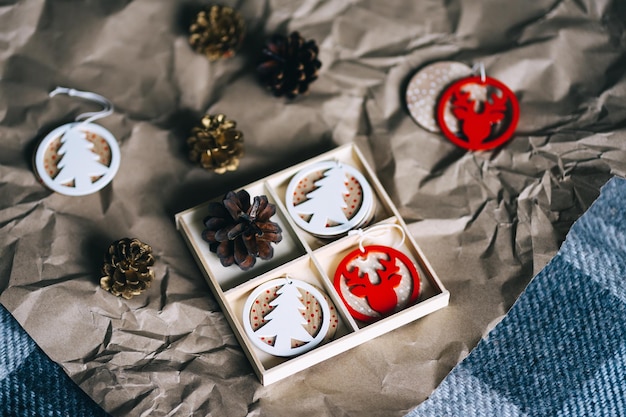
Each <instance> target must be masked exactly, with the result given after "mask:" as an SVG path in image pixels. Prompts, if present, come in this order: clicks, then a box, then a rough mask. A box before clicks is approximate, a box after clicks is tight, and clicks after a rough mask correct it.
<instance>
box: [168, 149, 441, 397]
mask: <svg viewBox="0 0 626 417" xmlns="http://www.w3.org/2000/svg"><path fill="white" fill-rule="evenodd" d="M328 160H336V161H339V162H341V163H345V164H349V165H351V166H352V167H354V168H356V169H357V170H359V171H360V172H361V174H363V176H364V177H365V178H366V179H367V181H368V182H369V184H370V186H371V187H372V190H373V192H374V200H375V204H376V211H375V215H374V219H373V220H372V222H371V223H370V224H369V225H368V226H367V227H365V228H364V230H366V231H367V229H368V227H372V226H373V225H382V224H386V223H390V224H396V225H397V226H399V227H400V228H401V229H402V230H404V233H405V241H404V243H403V244H402V246H400V247H397V249H398V250H400V251H402V252H403V253H405V254H406V255H407V256H409V258H410V259H411V261H413V263H414V264H415V266H416V268H417V270H418V272H419V274H420V276H421V294H420V296H419V298H418V299H417V301H415V302H413V303H411V304H410V305H408V306H407V307H405V308H404V309H402V310H401V311H399V312H396V313H394V314H392V315H390V316H388V317H385V318H383V319H380V320H378V321H376V322H373V323H364V322H360V321H357V320H355V319H354V318H353V317H352V316H351V315H350V313H349V312H348V310H347V308H346V306H345V305H344V304H343V302H342V300H341V298H340V296H339V295H338V293H337V291H336V290H335V288H334V286H333V282H332V280H333V276H334V272H335V270H336V268H337V266H338V264H339V262H340V261H341V259H343V257H344V256H345V255H346V254H348V253H349V252H350V251H352V250H354V249H355V248H356V247H358V243H359V236H358V235H347V236H343V237H339V238H335V239H330V240H329V239H320V238H318V237H315V236H313V235H311V234H309V233H308V232H306V231H304V230H303V229H300V228H299V227H298V226H297V225H296V223H295V222H294V221H293V220H292V219H291V218H290V216H289V213H288V211H287V209H286V207H285V192H286V189H287V186H288V183H289V181H290V179H291V178H292V177H293V176H294V175H295V174H296V173H297V172H298V171H299V170H301V169H303V168H305V167H307V166H308V165H310V164H313V163H317V162H321V161H328ZM243 189H245V190H246V191H248V192H249V193H250V195H251V196H252V197H253V196H257V195H263V194H264V195H266V196H267V197H268V199H269V201H270V202H271V203H273V204H275V205H276V214H275V215H274V216H273V217H272V221H274V222H276V223H278V224H279V225H280V227H281V228H282V230H283V240H282V241H281V242H280V243H279V244H277V245H275V246H274V256H273V258H272V259H270V260H267V261H263V260H260V259H258V260H257V262H256V264H255V266H254V267H253V268H252V269H250V270H248V271H242V270H240V269H239V268H238V267H237V266H235V265H233V266H230V267H227V268H225V267H224V266H222V265H221V264H220V261H219V259H218V257H217V255H216V254H215V253H213V252H210V251H209V245H208V243H207V242H205V241H204V240H203V239H202V237H201V233H202V230H203V229H204V225H203V223H202V220H203V219H204V217H205V216H206V215H207V205H208V202H207V203H204V204H201V205H199V206H196V207H194V208H191V209H189V210H186V211H183V212H181V213H178V214H177V215H176V224H177V227H178V229H179V230H180V232H181V233H182V235H183V236H184V238H185V240H186V242H187V244H188V245H189V248H190V249H191V252H192V254H193V255H194V257H195V259H196V261H197V262H198V265H199V266H200V269H201V270H202V272H203V274H204V276H205V278H206V280H207V282H208V283H209V286H210V288H211V290H212V291H213V294H215V297H216V298H217V301H218V302H219V304H220V306H221V308H222V310H223V312H224V314H225V316H226V319H227V320H228V322H229V323H230V326H231V327H232V329H233V332H234V333H235V336H236V337H237V339H238V341H239V343H240V344H241V346H242V348H243V351H244V352H245V354H246V356H247V357H248V359H249V360H250V363H251V364H252V366H253V368H254V370H255V372H256V374H257V376H258V377H259V379H260V380H261V383H262V384H263V385H268V384H271V383H273V382H276V381H278V380H281V379H283V378H285V377H288V376H289V375H292V374H294V373H296V372H299V371H301V370H303V369H306V368H309V367H310V366H312V365H315V364H316V363H319V362H321V361H324V360H326V359H329V358H331V357H333V356H335V355H337V354H339V353H341V352H344V351H346V350H348V349H351V348H353V347H355V346H357V345H360V344H361V343H364V342H366V341H368V340H370V339H373V338H375V337H377V336H380V335H382V334H385V333H387V332H389V331H391V330H393V329H396V328H398V327H400V326H402V325H404V324H406V323H409V322H411V321H414V320H416V319H418V318H420V317H423V316H425V315H426V314H429V313H431V312H433V311H436V310H438V309H440V308H443V307H445V306H447V305H448V300H449V297H450V294H449V292H448V291H447V290H446V289H445V288H444V286H443V285H442V283H441V281H440V280H439V278H438V277H437V275H436V274H435V272H434V271H433V269H432V267H431V266H430V264H429V263H428V261H427V260H426V259H425V257H424V255H423V253H422V251H421V250H420V248H419V247H418V246H417V244H416V243H415V241H414V240H413V238H412V237H411V235H410V234H409V232H408V230H407V228H406V224H405V223H404V221H403V220H402V218H401V217H400V215H399V214H398V211H397V209H396V208H395V206H394V205H393V204H392V202H391V200H390V198H389V196H388V195H387V193H386V192H385V191H384V189H383V188H382V186H381V184H380V182H379V181H378V179H377V178H376V175H375V173H374V171H373V170H372V169H371V168H370V167H369V165H368V164H367V162H366V161H365V159H364V157H363V155H362V154H361V152H360V151H359V149H358V148H357V147H356V145H353V144H349V145H344V146H341V147H338V148H336V149H334V150H332V151H329V152H327V153H324V154H322V155H319V156H317V157H315V158H312V159H310V160H307V161H305V162H303V163H300V164H298V165H295V166H293V167H291V168H287V169H285V170H283V171H280V172H278V173H276V174H273V175H271V176H269V177H267V178H265V179H263V180H260V181H257V182H254V183H252V184H249V185H247V186H245V187H243ZM222 198H223V196H216V198H215V200H214V201H220V200H221V199H222ZM397 226H395V227H394V226H390V228H389V232H388V233H382V234H381V233H376V238H375V244H380V245H386V246H393V245H394V244H397V243H398V242H399V241H400V239H401V233H400V232H399V231H398V230H397V228H398V227H397ZM285 274H289V276H291V277H293V278H297V279H299V280H302V281H305V282H308V283H310V284H313V285H315V286H317V287H318V288H320V289H322V290H324V291H325V292H326V293H327V295H328V296H329V298H330V299H331V301H332V303H333V304H334V306H335V308H336V312H337V316H338V319H339V323H338V328H337V330H336V333H335V335H334V337H333V338H332V339H331V340H330V341H328V342H326V343H323V344H321V345H319V346H317V347H315V348H313V349H312V350H310V351H308V352H306V353H303V354H300V355H299V356H295V357H289V358H284V357H277V356H272V355H270V354H268V353H266V352H263V351H262V350H260V349H258V348H257V347H256V346H254V344H253V343H252V342H251V340H249V338H248V336H247V334H246V332H245V331H244V327H243V314H244V312H243V308H244V303H245V301H246V299H247V297H248V295H249V294H250V293H251V292H252V291H253V290H254V289H255V288H256V287H257V286H259V285H261V284H263V283H264V282H266V281H269V280H272V279H275V278H279V277H282V276H285Z"/></svg>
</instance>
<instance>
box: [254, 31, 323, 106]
mask: <svg viewBox="0 0 626 417" xmlns="http://www.w3.org/2000/svg"><path fill="white" fill-rule="evenodd" d="M318 52H319V50H318V48H317V44H316V43H315V41H314V40H309V41H305V40H304V38H303V37H302V36H300V34H299V33H298V32H293V33H291V34H290V35H289V36H287V37H286V36H282V35H274V36H272V37H271V38H270V39H269V41H268V42H267V44H266V45H265V48H264V49H263V56H262V58H261V62H260V63H259V65H258V66H257V72H258V73H259V77H260V78H261V82H262V83H263V84H265V85H266V86H267V88H269V89H270V90H271V91H272V92H273V93H274V95H275V96H277V97H280V96H286V97H287V98H294V97H296V96H297V95H298V94H305V93H307V92H308V90H309V85H310V84H311V83H312V82H313V81H315V80H317V71H318V70H319V69H320V68H321V66H322V63H321V62H320V61H319V59H317V55H318Z"/></svg>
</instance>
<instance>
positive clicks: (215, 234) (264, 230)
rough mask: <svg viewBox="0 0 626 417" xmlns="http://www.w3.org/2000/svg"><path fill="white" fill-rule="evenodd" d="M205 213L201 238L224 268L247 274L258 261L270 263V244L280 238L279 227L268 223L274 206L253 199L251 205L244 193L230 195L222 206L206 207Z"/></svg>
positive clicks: (259, 197) (258, 197)
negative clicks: (235, 266) (268, 261)
mask: <svg viewBox="0 0 626 417" xmlns="http://www.w3.org/2000/svg"><path fill="white" fill-rule="evenodd" d="M208 212H209V215H208V216H207V217H205V218H204V226H205V229H204V231H203V232H202V238H203V239H204V240H205V241H207V242H209V248H210V249H211V251H212V252H215V253H216V254H217V256H218V257H219V259H220V261H221V263H222V265H224V266H230V265H233V264H236V265H237V266H239V268H241V269H242V270H244V271H246V270H248V269H250V268H252V267H253V266H254V264H255V263H256V258H257V257H258V258H261V259H263V260H268V259H271V258H272V256H274V248H273V247H272V245H271V244H272V243H275V244H276V243H279V242H280V241H281V240H282V238H283V236H282V230H281V228H280V226H279V225H278V224H276V223H274V222H272V221H271V220H270V218H271V217H272V216H273V215H274V214H275V213H276V206H275V205H274V204H271V203H270V202H268V200H267V196H264V195H262V196H256V197H254V200H253V202H252V204H250V194H249V193H248V192H247V191H246V190H241V191H238V192H234V191H229V192H228V193H227V194H226V196H225V197H224V200H223V201H222V202H221V203H218V202H211V203H209V206H208Z"/></svg>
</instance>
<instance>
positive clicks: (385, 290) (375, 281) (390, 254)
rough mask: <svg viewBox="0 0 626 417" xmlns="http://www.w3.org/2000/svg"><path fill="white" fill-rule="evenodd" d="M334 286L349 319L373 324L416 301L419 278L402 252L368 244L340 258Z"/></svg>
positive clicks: (418, 292)
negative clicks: (347, 312) (346, 309)
mask: <svg viewBox="0 0 626 417" xmlns="http://www.w3.org/2000/svg"><path fill="white" fill-rule="evenodd" d="M334 286H335V289H336V290H337V292H338V293H339V296H340V297H341V300H342V301H343V302H344V304H345V305H346V307H347V308H348V311H349V312H350V314H351V315H352V317H354V318H355V319H357V320H361V321H363V322H372V321H375V320H378V319H381V318H383V317H386V316H388V315H390V314H392V313H394V312H396V311H399V310H401V309H402V308H404V307H406V306H407V305H408V304H410V303H412V302H414V301H415V300H417V298H418V297H419V294H420V276H419V273H418V272H417V269H416V268H415V265H414V264H413V262H411V260H410V259H409V257H408V256H406V255H405V254H404V253H402V252H400V251H398V250H396V249H394V248H391V247H388V246H382V245H371V246H365V247H363V250H361V249H360V248H357V249H355V250H353V251H352V252H350V253H349V254H348V255H347V256H346V257H344V258H343V259H342V261H341V263H340V264H339V266H338V267H337V270H336V271H335V277H334Z"/></svg>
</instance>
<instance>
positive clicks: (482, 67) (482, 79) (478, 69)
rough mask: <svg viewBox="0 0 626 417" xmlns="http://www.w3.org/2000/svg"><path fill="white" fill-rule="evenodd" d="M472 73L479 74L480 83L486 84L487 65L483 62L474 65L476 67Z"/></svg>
mask: <svg viewBox="0 0 626 417" xmlns="http://www.w3.org/2000/svg"><path fill="white" fill-rule="evenodd" d="M472 72H473V73H476V72H479V73H480V82H481V83H484V82H485V80H486V79H487V75H486V74H485V64H483V63H482V61H481V62H479V63H478V64H474V66H473V67H472Z"/></svg>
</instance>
